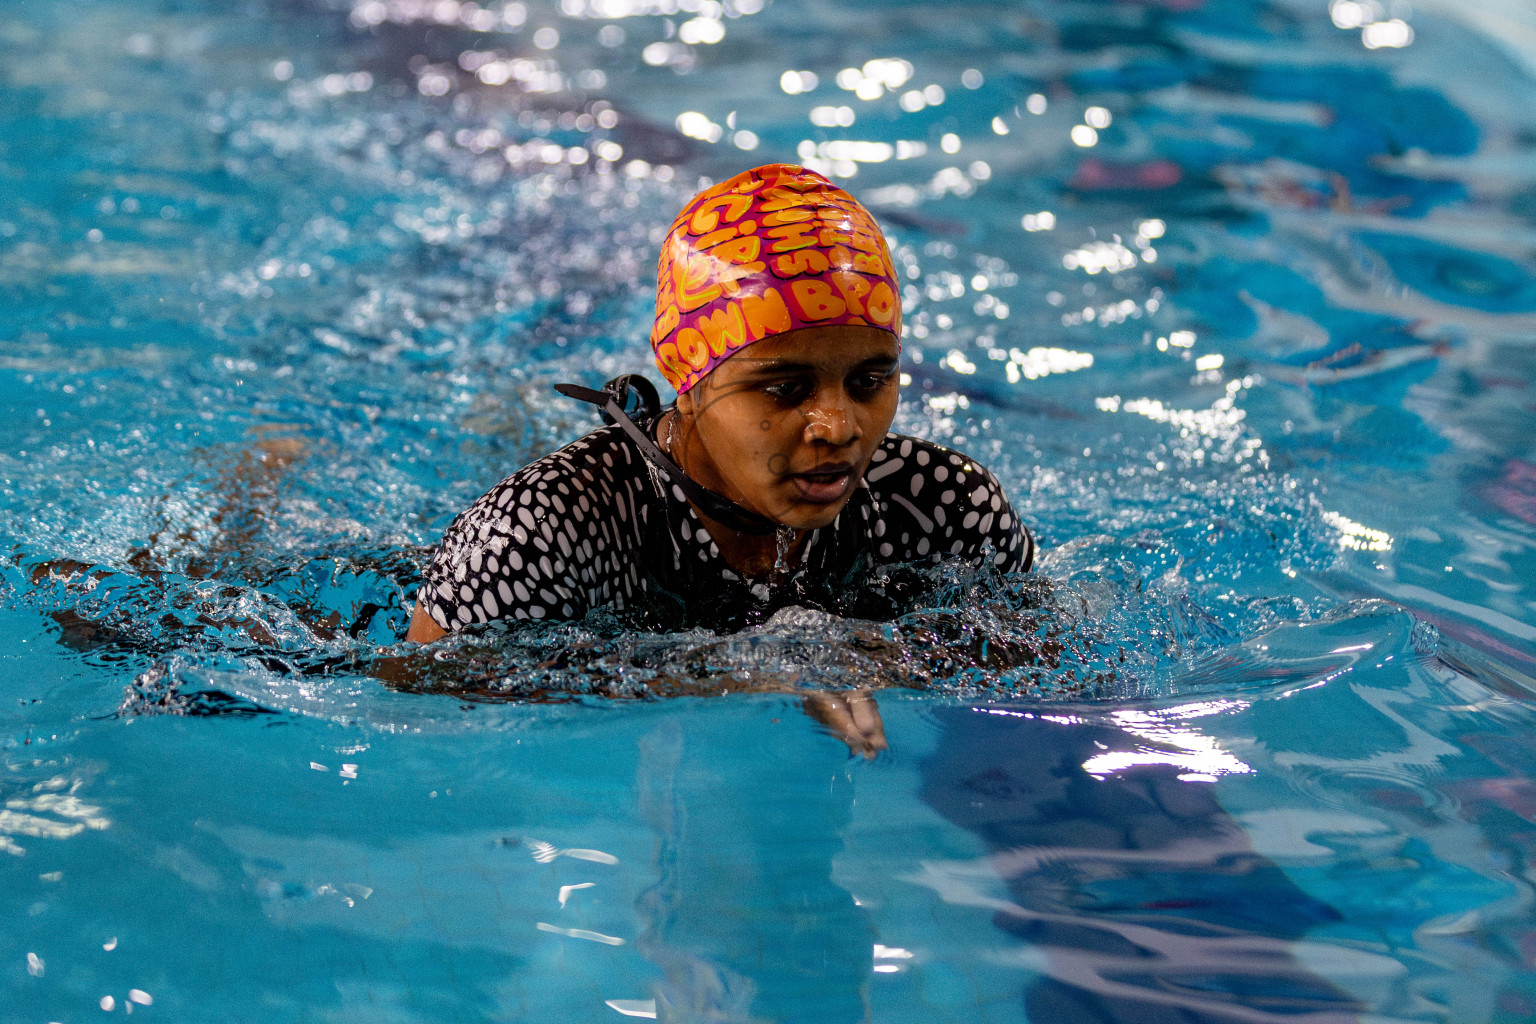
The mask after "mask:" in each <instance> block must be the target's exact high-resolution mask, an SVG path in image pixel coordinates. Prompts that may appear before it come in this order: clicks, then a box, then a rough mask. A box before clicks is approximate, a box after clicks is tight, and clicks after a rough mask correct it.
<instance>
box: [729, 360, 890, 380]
mask: <svg viewBox="0 0 1536 1024" xmlns="http://www.w3.org/2000/svg"><path fill="white" fill-rule="evenodd" d="M899 365H901V359H900V358H899V357H898V356H885V355H878V356H870V357H869V358H868V359H865V360H863V361H861V362H858V363H855V364H853V366H852V367H851V369H854V370H859V369H863V368H865V367H869V366H892V367H894V366H899ZM815 369H816V367H815V366H814V365H813V364H811V363H797V362H791V361H790V360H788V359H772V358H768V359H757V360H753V361H751V362H749V363H748V369H747V371H746V372H747V373H748V374H757V375H768V374H774V373H797V372H806V371H814V370H815Z"/></svg>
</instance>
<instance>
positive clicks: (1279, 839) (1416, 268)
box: [0, 0, 1536, 1024]
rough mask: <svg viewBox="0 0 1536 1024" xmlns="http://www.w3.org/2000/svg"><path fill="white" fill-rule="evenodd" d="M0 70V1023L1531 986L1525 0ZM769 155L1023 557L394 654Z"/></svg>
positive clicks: (562, 15) (706, 16) (513, 11)
mask: <svg viewBox="0 0 1536 1024" xmlns="http://www.w3.org/2000/svg"><path fill="white" fill-rule="evenodd" d="M0 101H3V102H0V551H3V558H0V694H3V696H4V698H5V699H4V701H3V703H0V709H3V710H0V799H3V801H4V804H3V809H0V892H4V894H5V899H4V900H3V901H0V1008H3V1012H0V1019H3V1020H4V1021H6V1022H7V1024H9V1022H11V1021H17V1022H38V1024H45V1022H50V1021H57V1022H71V1021H80V1020H86V1019H91V1018H93V1017H94V1016H95V1015H98V1014H101V1013H103V1012H109V1013H114V1014H115V1013H125V1012H132V1013H142V1014H145V1015H147V1016H146V1019H155V1018H157V1017H158V1018H163V1019H167V1020H184V1021H218V1022H227V1021H348V1022H357V1021H363V1022H375V1021H376V1022H386V1021H387V1022H417V1021H421V1022H426V1021H446V1020H455V1021H456V1020H539V1021H568V1020H569V1021H604V1020H611V1021H618V1020H621V1019H624V1018H625V1017H639V1018H654V1019H659V1020H673V1021H742V1022H746V1021H786V1022H789V1021H795V1022H799V1021H806V1022H810V1021H815V1022H818V1024H833V1022H840V1021H850V1022H855V1021H864V1020H871V1021H880V1022H899V1021H914V1022H916V1021H922V1022H931V1021H949V1020H954V1021H967V1022H970V1021H987V1022H998V1024H1003V1022H1022V1021H1036V1022H1043V1021H1051V1022H1080V1021H1081V1022H1087V1021H1092V1022H1103V1021H1126V1022H1132V1021H1134V1022H1160V1021H1182V1022H1194V1021H1233V1020H1237V1021H1280V1020H1305V1021H1309V1022H1324V1021H1327V1022H1343V1021H1372V1022H1385V1021H1452V1022H1458V1024H1461V1022H1483V1021H1487V1022H1497V1021H1524V1020H1529V1019H1531V1018H1532V1017H1533V1016H1536V914H1533V897H1536V891H1533V881H1536V876H1533V874H1532V871H1533V868H1532V856H1533V853H1536V747H1533V745H1532V742H1531V736H1532V730H1533V727H1536V705H1533V701H1536V587H1533V581H1536V446H1533V445H1536V442H1533V438H1536V429H1533V427H1536V391H1533V389H1532V381H1533V380H1536V275H1533V273H1532V271H1533V268H1536V255H1533V254H1536V16H1533V14H1532V13H1531V9H1530V7H1529V6H1528V5H1526V4H1523V3H1520V2H1517V0H1487V2H1483V3H1479V4H1477V5H1468V4H1461V3H1456V2H1451V0H1420V2H1418V3H1415V4H1413V5H1412V6H1411V7H1410V6H1409V5H1408V4H1407V3H1400V2H1398V0H1383V2H1380V3H1377V2H1374V0H1362V2H1359V3H1355V2H1345V0H1335V2H1333V3H1332V4H1331V5H1330V4H1329V3H1328V2H1326V0H1269V2H1256V0H1221V2H1216V0H1207V2H1202V0H1142V2H1131V0H1126V2H1123V3H1115V4H1078V3H1069V2H1055V0H1037V2H1019V3H1012V4H1007V3H998V4H992V5H971V4H966V5H960V4H952V5H927V4H905V3H892V2H881V3H853V2H839V3H816V4H798V3H791V2H787V0H779V2H776V3H765V2H764V0H731V2H729V3H725V4H724V5H723V6H722V4H721V3H718V2H715V0H565V2H562V3H559V4H554V3H545V2H521V0H519V2H503V0H487V2H486V3H483V4H478V5H477V4H471V3H459V2H457V0H441V2H433V0H247V2H245V3H241V4H235V5H231V4H224V3H213V2H206V0H137V2H130V0H98V2H93V3H84V2H47V3H44V2H41V0H13V2H12V3H11V4H9V5H8V7H7V17H6V19H5V20H4V23H3V24H0ZM772 160H785V161H803V162H806V163H808V164H810V165H811V166H814V167H817V168H818V169H821V170H823V171H825V172H826V173H829V174H831V175H833V176H834V177H836V178H837V179H838V180H839V181H841V182H843V183H844V184H845V185H846V187H848V188H849V189H851V190H853V191H854V192H855V193H856V194H857V195H859V196H860V197H861V198H862V199H863V200H865V201H866V202H867V203H868V204H869V206H870V207H871V209H872V210H874V212H875V213H876V215H877V217H878V218H879V219H880V220H881V222H882V224H883V225H884V227H885V228H886V230H887V233H888V234H889V236H890V238H891V241H892V247H893V252H894V254H895V257H896V260H897V264H898V266H899V267H900V268H901V272H902V273H903V274H905V275H906V281H907V289H906V294H905V295H904V296H903V299H904V305H905V308H906V313H905V319H906V322H907V325H908V333H907V336H906V338H905V339H904V342H903V359H904V374H905V376H904V390H903V404H902V408H901V412H900V414H899V416H898V428H899V429H901V430H904V431H907V432H910V433H915V434H919V435H922V436H925V437H929V438H932V439H934V440H936V441H939V442H942V443H946V444H951V445H953V446H955V447H958V448H960V449H962V450H964V451H965V452H967V453H969V454H971V455H972V456H974V457H976V458H978V459H980V460H981V461H983V462H984V463H986V464H987V465H988V466H989V467H991V468H992V469H993V470H994V472H995V473H996V474H997V475H998V477H999V479H1000V480H1001V481H1002V482H1003V484H1004V486H1005V487H1006V489H1007V490H1008V492H1009V494H1010V495H1011V496H1012V498H1013V501H1014V503H1015V505H1016V506H1017V507H1018V509H1019V510H1020V512H1021V514H1022V515H1023V516H1024V518H1025V519H1026V521H1027V522H1028V523H1029V524H1030V525H1031V526H1032V528H1033V530H1034V531H1035V534H1036V537H1037V539H1038V540H1039V542H1040V546H1041V555H1040V558H1039V560H1038V562H1037V567H1036V572H1035V573H1034V574H1033V576H1032V577H1031V578H1030V579H1027V580H1008V579H999V578H996V577H989V576H972V575H968V574H966V573H964V572H961V571H958V570H956V569H955V568H954V567H945V568H942V569H940V570H939V571H938V575H937V578H936V579H935V584H936V586H935V590H934V595H935V596H934V597H933V598H932V600H931V601H929V602H928V603H926V604H925V605H924V606H923V607H920V608H917V609H915V610H913V611H912V612H911V613H909V614H906V615H903V616H901V617H898V618H897V619H895V620H893V621H890V622H861V621H844V620H838V619H835V618H832V617H829V616H827V615H825V614H823V613H820V612H817V611H814V610H811V609H789V610H786V611H784V612H781V613H779V614H778V615H776V616H774V617H773V618H771V619H769V620H768V621H766V622H762V623H759V624H757V625H754V626H753V627H751V628H749V629H747V630H745V631H744V632H742V633H738V634H734V635H725V636H716V635H713V634H710V633H707V632H705V631H702V630H700V631H692V632H685V633H679V634H667V635H656V634H642V633H636V632H634V631H633V630H627V629H625V628H624V627H623V626H622V624H619V623H615V622H612V621H608V620H605V619H603V618H601V617H596V618H594V619H592V620H590V621H587V622H583V623H576V624H569V625H558V626H543V627H539V628H536V629H532V630H528V629H525V630H505V631H492V632H491V633H488V634H483V635H479V636H471V637H463V638H457V639H453V640H449V641H446V642H444V643H442V644H440V645H435V646H434V647H432V648H429V649H426V650H424V651H416V650H413V649H411V648H409V647H408V646H407V645H403V644H400V643H399V642H398V639H397V638H398V637H399V636H400V634H401V633H402V632H403V630H404V627H405V623H406V621H407V618H408V610H409V606H410V602H411V600H412V596H413V593H414V588H415V586H416V584H417V582H418V581H419V578H420V573H421V571H422V569H423V567H424V564H425V561H426V560H427V559H428V558H429V557H430V554H431V551H432V547H433V545H434V544H435V542H436V541H437V539H438V538H439V537H440V536H441V535H442V533H443V530H444V529H445V528H446V526H447V524H448V522H449V521H450V520H451V519H452V517H453V516H454V515H455V514H456V513H457V512H458V511H460V510H462V509H463V508H465V507H466V506H467V505H468V504H469V503H470V502H471V501H473V500H474V498H475V497H477V496H478V495H479V494H481V493H483V492H484V491H485V490H486V489H487V488H488V487H489V486H490V485H492V484H493V483H495V482H496V481H497V480H499V479H501V478H502V477H503V476H505V475H507V474H508V473H510V472H511V471H512V470H514V469H516V468H518V467H520V466H521V465H523V464H525V463H526V462H528V461H531V460H532V459H534V458H536V457H538V456H540V455H542V454H544V453H546V452H548V451H549V450H551V449H552V448H553V447H555V446H558V445H560V444H562V443H564V442H566V441H568V440H570V439H573V438H575V437H577V436H579V435H580V434H581V433H582V432H584V431H586V430H588V429H590V428H591V427H592V426H594V425H595V419H594V417H593V416H592V413H591V410H590V409H589V408H587V407H584V406H579V405H577V404H576V403H572V402H568V401H566V400H563V399H561V398H559V397H558V396H557V395H555V394H554V393H553V391H552V390H551V385H552V384H554V383H556V382H560V381H566V380H575V381H578V382H581V383H585V384H588V385H589V386H595V385H596V384H599V383H601V382H602V381H603V380H605V379H607V378H608V377H610V376H613V375H615V374H617V373H620V372H626V371H633V370H638V369H644V368H645V367H646V366H647V365H648V350H647V348H646V346H645V342H644V339H645V336H646V333H647V331H648V326H649V311H650V301H651V289H652V287H653V273H654V271H653V268H654V260H655V255H656V249H657V245H658V243H659V241H660V239H661V237H662V233H663V232H664V230H665V228H666V225H667V224H668V223H669V221H670V218H671V216H672V214H673V213H674V212H675V211H676V209H678V208H679V207H680V205H681V204H682V202H683V201H684V200H685V199H686V197H687V196H689V195H690V194H692V192H694V191H695V190H696V189H697V188H698V187H699V185H700V182H701V181H703V180H705V179H708V180H721V179H722V178H724V177H725V176H728V175H730V174H732V173H735V172H736V171H739V170H741V169H743V168H745V167H747V166H750V165H753V164H756V163H763V162H768V161H772ZM850 687H872V688H875V692H876V697H877V700H878V706H879V709H880V714H881V716H882V718H883V723H884V729H885V731H886V734H887V736H888V737H889V739H890V744H891V749H890V750H889V752H887V753H885V754H883V755H881V756H880V757H878V758H875V759H873V760H866V759H864V758H861V757H857V756H850V752H849V749H848V747H847V746H846V745H845V744H844V743H843V741H841V740H840V739H838V738H837V737H836V736H835V735H833V734H832V733H830V732H828V731H827V730H825V729H824V728H822V727H821V726H819V725H818V724H817V722H816V721H815V720H814V719H813V718H812V717H810V716H809V715H807V714H806V713H805V712H804V710H803V707H802V693H810V692H815V691H817V690H824V689H832V690H838V689H847V688H850Z"/></svg>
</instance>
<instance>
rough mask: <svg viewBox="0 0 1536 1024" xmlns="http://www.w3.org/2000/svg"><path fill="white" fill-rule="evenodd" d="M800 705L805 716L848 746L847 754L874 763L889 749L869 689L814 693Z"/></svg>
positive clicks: (882, 724) (878, 709)
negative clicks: (857, 755) (856, 755)
mask: <svg viewBox="0 0 1536 1024" xmlns="http://www.w3.org/2000/svg"><path fill="white" fill-rule="evenodd" d="M801 706H802V707H803V708H804V709H805V713H806V714H807V715H810V716H811V717H812V718H814V719H816V721H818V722H820V723H821V724H822V725H824V726H826V727H827V729H828V730H829V731H831V733H832V734H833V735H834V736H836V737H837V738H838V739H840V740H842V741H843V742H844V743H846V744H848V751H849V753H853V754H862V755H863V756H864V759H865V760H867V761H873V760H874V759H875V758H876V757H878V756H879V755H880V751H882V750H885V749H887V748H889V746H890V744H889V743H887V742H886V739H885V724H884V723H883V722H881V721H880V708H879V706H877V705H876V704H875V698H874V697H873V696H872V695H871V694H870V692H869V691H868V690H848V691H843V692H838V693H813V694H810V695H808V696H807V697H806V698H805V700H804V701H803V702H802V705H801Z"/></svg>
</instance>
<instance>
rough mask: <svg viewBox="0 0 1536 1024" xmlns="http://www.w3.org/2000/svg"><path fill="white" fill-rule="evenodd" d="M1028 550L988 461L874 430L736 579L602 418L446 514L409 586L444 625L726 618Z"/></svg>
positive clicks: (673, 493) (1009, 558)
mask: <svg viewBox="0 0 1536 1024" xmlns="http://www.w3.org/2000/svg"><path fill="white" fill-rule="evenodd" d="M896 538H899V539H900V540H899V543H898V542H897V540H896ZM1034 557H1035V544H1034V539H1033V538H1032V537H1031V536H1030V535H1029V532H1028V531H1027V530H1026V529H1024V527H1023V524H1022V523H1020V521H1019V517H1018V514H1017V513H1015V512H1014V510H1013V508H1012V506H1011V505H1009V503H1008V499H1007V497H1006V496H1005V495H1004V494H1003V492H1002V488H1001V487H1000V486H999V484H998V483H997V481H996V480H995V479H994V478H993V476H992V474H991V473H989V472H987V470H986V469H984V468H982V467H981V466H979V465H977V464H976V463H974V462H972V461H971V460H970V459H968V458H966V457H965V456H964V455H961V454H959V453H958V452H953V451H950V450H949V449H947V448H943V447H941V446H939V445H936V444H932V443H931V442H928V441H922V440H919V439H917V438H913V437H905V436H903V435H900V434H888V435H886V437H885V439H884V441H883V442H882V443H881V445H880V447H879V448H878V449H877V450H876V451H875V454H874V458H873V460H872V461H871V463H870V467H869V470H868V472H866V473H865V476H864V480H863V481H862V482H861V483H860V484H859V486H858V487H857V488H856V489H855V491H854V494H853V496H852V497H851V498H850V499H849V501H848V504H847V505H846V506H845V507H844V508H843V511H842V512H841V513H840V514H839V515H838V517H837V519H836V520H834V521H833V522H832V524H831V525H829V526H826V527H823V528H822V529H820V530H813V531H812V532H811V534H810V536H809V537H807V539H806V543H805V547H804V550H803V551H802V553H801V562H800V564H799V565H798V566H795V567H794V568H793V570H792V572H791V574H790V579H789V580H788V581H786V582H783V583H780V584H779V585H778V586H768V585H767V584H765V583H763V582H762V581H752V580H744V579H742V578H741V577H740V576H739V575H738V574H737V573H735V572H733V571H732V570H731V568H730V566H729V565H727V564H726V562H725V560H724V559H723V558H721V556H720V549H719V548H718V547H717V546H716V545H715V542H714V541H713V539H711V538H710V536H709V531H708V530H707V529H706V528H705V527H704V525H703V523H702V522H701V521H700V520H699V519H698V517H697V515H696V514H695V513H694V511H693V508H692V507H691V506H690V505H688V503H687V502H686V500H684V499H683V496H682V495H681V494H680V493H679V492H678V491H677V489H676V488H675V487H671V486H667V485H664V484H661V483H659V482H658V480H657V478H656V476H655V474H653V473H652V472H650V470H649V467H648V466H647V465H646V464H645V460H644V457H643V456H641V455H640V453H639V452H638V451H637V450H636V449H635V448H634V447H633V445H632V444H631V442H630V441H629V440H628V439H627V438H626V437H625V436H624V434H623V432H622V431H620V430H619V429H618V428H617V427H611V426H610V427H604V428H602V429H601V430H597V431H594V432H593V433H591V434H588V435H587V436H586V437H583V438H581V439H580V440H578V441H575V442H573V443H572V444H569V445H567V446H566V447H564V448H562V449H560V450H559V451H557V452H554V453H552V454H550V455H547V456H545V457H544V458H542V459H540V460H539V461H537V462H535V463H533V464H532V465H530V466H527V467H526V468H524V469H521V470H519V471H518V472H516V473H514V474H513V475H512V476H510V477H508V478H507V479H505V480H503V481H502V482H501V483H499V484H497V485H496V486H495V487H493V488H491V490H490V491H489V492H487V493H486V494H485V495H484V496H483V497H481V498H480V500H478V501H477V502H475V504H474V505H472V506H471V507H470V508H469V509H468V510H467V511H465V512H464V513H462V514H461V515H459V516H458V518H456V519H455V520H454V521H453V525H452V526H451V527H449V529H448V533H447V535H446V536H445V537H444V538H443V542H442V544H441V545H440V546H439V548H438V551H437V554H436V557H434V559H433V561H432V564H431V566H430V567H429V568H428V570H427V574H426V578H425V580H424V582H423V583H422V586H421V590H420V592H419V593H418V597H417V600H418V601H419V602H420V603H421V605H422V606H423V607H424V608H425V609H426V610H427V612H428V614H430V615H431V616H432V619H433V621H435V622H436V623H437V624H438V625H439V626H441V627H442V628H444V629H447V630H450V631H458V630H462V629H465V628H469V627H472V626H476V625H480V624H483V623H486V622H489V621H491V620H493V619H498V618H513V619H518V620H526V619H578V618H581V617H583V616H585V615H586V614H587V613H588V612H590V611H592V610H593V609H596V608H610V609H612V610H614V611H616V612H625V611H635V612H640V613H642V614H644V613H646V612H647V611H648V610H649V606H653V605H655V606H663V605H671V606H673V608H674V610H678V611H680V612H681V614H682V618H683V619H684V620H685V621H689V622H693V623H702V622H704V621H707V620H708V619H710V618H711V617H713V618H715V619H720V620H722V621H725V620H729V619H731V618H732V616H731V615H730V614H729V612H730V610H731V609H733V608H737V609H739V608H740V606H756V607H758V608H762V607H763V606H765V605H767V604H772V603H775V602H777V603H779V604H788V603H823V604H827V605H829V606H831V605H838V604H839V603H840V602H839V601H838V600H837V598H836V596H835V593H836V591H837V590H838V588H839V586H840V585H841V584H842V583H843V582H844V581H846V580H848V579H849V577H850V575H851V574H852V573H855V572H857V571H858V570H860V569H868V568H871V567H873V566H877V565H882V564H895V563H902V562H915V561H923V560H926V561H933V562H937V561H940V560H942V559H945V558H962V559H965V560H966V561H969V562H970V563H971V564H972V565H980V564H981V563H982V561H983V560H985V559H991V561H992V563H993V564H994V565H995V566H996V567H997V568H998V569H999V570H1001V571H1003V572H1022V571H1025V570H1028V569H1029V567H1030V566H1031V565H1032V564H1033V562H1034ZM818 592H825V595H826V597H827V599H826V600H825V601H818V600H817V597H816V596H815V595H816V594H817V593H818ZM722 609H723V610H724V611H722ZM831 610H836V608H832V609H831ZM722 616H723V618H722Z"/></svg>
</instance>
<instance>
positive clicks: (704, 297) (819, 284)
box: [651, 164, 901, 394]
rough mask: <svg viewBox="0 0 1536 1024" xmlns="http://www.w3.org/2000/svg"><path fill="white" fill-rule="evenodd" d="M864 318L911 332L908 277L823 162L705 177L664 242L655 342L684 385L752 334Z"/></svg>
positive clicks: (659, 361)
mask: <svg viewBox="0 0 1536 1024" xmlns="http://www.w3.org/2000/svg"><path fill="white" fill-rule="evenodd" d="M829 324H855V325H863V326H869V327H877V328H880V329H881V330H886V331H890V332H891V333H892V334H894V335H895V336H896V337H897V338H898V339H899V338H900V337H901V286H900V284H899V283H898V281H897V278H896V270H895V268H894V267H893V266H892V264H891V254H890V250H889V249H887V247H886V244H885V237H884V236H883V235H882V234H881V233H880V228H879V227H878V226H876V224H875V221H874V218H872V217H871V216H870V215H869V211H867V210H865V209H864V207H863V206H861V205H859V201H858V200H857V199H854V198H853V197H852V196H850V195H849V194H848V193H846V192H844V191H843V190H842V189H840V188H838V187H837V186H836V185H834V184H832V183H831V182H830V181H828V180H827V179H826V178H824V177H822V176H821V175H819V174H817V173H816V172H815V171H808V170H806V169H805V168H803V167H797V166H795V165H794V164H768V165H767V166H765V167H755V168H753V169H752V170H750V171H743V172H742V173H741V174H738V175H736V176H735V177H734V178H731V179H730V180H728V181H723V182H721V183H720V184H718V185H715V186H712V187H711V188H707V189H705V190H704V191H703V192H700V193H699V194H698V195H696V196H694V197H693V199H691V200H690V201H689V202H688V205H687V206H685V207H683V212H682V213H680V214H678V215H677V219H676V220H675V221H673V222H672V229H671V230H670V231H668V232H667V240H666V241H665V242H664V243H662V247H661V261H660V264H659V266H658V268H657V273H656V324H655V326H654V327H653V328H652V329H651V349H652V350H653V351H654V352H655V353H656V365H657V366H658V367H659V368H660V369H661V373H662V376H664V377H666V378H667V381H668V382H669V383H670V384H671V385H672V386H673V387H674V388H676V389H677V391H678V394H682V393H683V392H684V391H687V390H688V389H689V388H691V387H693V386H694V385H695V384H697V383H698V382H699V381H701V380H703V379H704V377H705V376H707V375H708V374H709V372H710V371H711V370H713V369H714V368H715V367H716V366H719V365H720V364H721V363H723V362H724V361H725V360H727V359H729V358H730V357H731V356H733V355H735V354H736V353H737V352H739V351H741V349H743V348H745V347H746V346H747V345H750V344H752V343H753V342H755V341H761V340H762V339H764V338H766V337H769V336H771V335H774V334H783V333H784V332H785V331H793V330H796V329H798V328H801V327H812V326H824V325H829Z"/></svg>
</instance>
